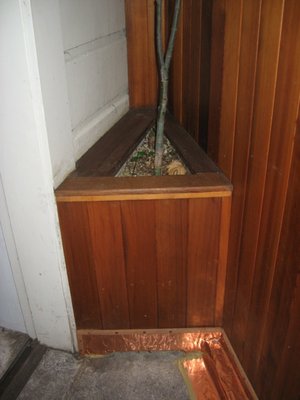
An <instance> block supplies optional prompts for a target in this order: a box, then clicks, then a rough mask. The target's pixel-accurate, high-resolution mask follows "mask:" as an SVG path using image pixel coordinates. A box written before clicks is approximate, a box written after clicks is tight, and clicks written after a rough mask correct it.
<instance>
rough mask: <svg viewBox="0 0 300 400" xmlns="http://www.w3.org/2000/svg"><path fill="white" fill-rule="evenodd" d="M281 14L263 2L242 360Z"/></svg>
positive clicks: (243, 268) (238, 339) (239, 343)
mask: <svg viewBox="0 0 300 400" xmlns="http://www.w3.org/2000/svg"><path fill="white" fill-rule="evenodd" d="M282 13H283V0H266V1H264V2H263V3H262V10H261V30H260V37H259V42H260V44H259V54H258V62H257V74H256V88H255V101H254V114H253V126H252V132H251V147H250V161H249V168H248V177H247V198H246V202H245V212H244V221H243V223H244V227H243V230H244V235H243V238H242V242H241V253H240V259H239V264H240V272H239V283H238V290H237V296H236V308H235V314H234V319H235V322H234V326H233V331H232V332H233V336H234V337H235V339H234V341H235V350H236V351H237V353H238V355H239V357H240V358H241V359H242V360H243V351H244V345H245V340H246V338H247V328H248V325H247V322H248V316H249V315H248V313H249V307H250V303H251V296H252V289H253V284H254V282H253V279H254V268H255V258H256V252H257V246H258V236H259V229H260V219H261V212H262V204H263V195H264V188H265V180H266V170H267V157H268V153H269V145H270V136H271V127H272V118H273V108H274V99H275V88H276V80H277V70H278V56H279V47H280V37H281V22H282ZM244 367H245V364H244Z"/></svg>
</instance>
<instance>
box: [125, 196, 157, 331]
mask: <svg viewBox="0 0 300 400" xmlns="http://www.w3.org/2000/svg"><path fill="white" fill-rule="evenodd" d="M121 210H122V227H123V236H124V248H125V256H124V257H125V264H126V277H127V290H128V303H129V316H130V327H131V328H145V329H146V328H156V327H157V326H158V323H157V321H158V315H157V285H156V282H157V259H156V241H155V224H153V220H155V204H154V202H152V201H146V202H145V201H140V202H122V203H121Z"/></svg>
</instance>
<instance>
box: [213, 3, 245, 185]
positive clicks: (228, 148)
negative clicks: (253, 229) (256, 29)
mask: <svg viewBox="0 0 300 400" xmlns="http://www.w3.org/2000/svg"><path fill="white" fill-rule="evenodd" d="M226 11H227V13H226V27H225V38H224V60H223V88H222V98H221V104H222V107H221V119H220V136H219V155H218V163H219V165H220V166H221V168H222V169H223V171H224V172H225V174H226V175H227V176H228V177H231V174H232V162H233V149H234V134H233V132H234V130H235V123H236V105H237V92H238V78H239V66H240V63H239V55H240V37H241V21H242V11H243V0H227V1H226Z"/></svg>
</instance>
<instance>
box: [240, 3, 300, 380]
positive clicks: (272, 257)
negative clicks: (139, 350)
mask: <svg viewBox="0 0 300 400" xmlns="http://www.w3.org/2000/svg"><path fill="white" fill-rule="evenodd" d="M299 21H300V3H299V2H292V1H287V2H286V4H285V9H284V16H283V25H282V35H281V47H280V57H279V67H278V74H277V85H276V95H275V104H274V113H273V121H272V132H271V133H272V136H271V142H270V147H269V158H268V167H267V179H266V183H265V190H264V203H263V210H262V219H261V227H260V234H259V240H258V243H259V246H258V251H257V257H256V262H255V265H256V268H255V276H254V281H255V282H256V284H255V286H254V287H253V293H252V302H251V310H250V318H249V321H248V329H247V332H248V339H247V342H246V343H247V344H246V349H245V363H246V364H249V366H251V367H250V374H251V375H252V374H254V373H256V375H257V376H260V365H261V357H260V355H261V353H262V352H263V347H262V343H263V336H264V333H265V325H266V321H267V318H268V308H269V304H270V295H271V289H272V284H273V278H274V273H275V266H276V258H277V254H278V245H279V239H280V232H281V226H282V220H283V214H284V206H285V200H286V193H287V186H288V177H289V170H290V165H291V159H292V149H293V142H294V137H295V128H296V124H295V121H296V120H297V115H298V103H299V93H300V29H299V27H298V24H299ZM291 77H293V84H292V85H290V82H291ZM283 149H284V151H282V150H283ZM274 199H276V201H274ZM256 326H260V327H261V329H260V335H258V337H256V339H255V342H254V338H253V334H254V331H255V330H256ZM254 347H256V349H257V350H256V351H257V354H258V356H257V357H254V356H253V351H252V349H253V348H254Z"/></svg>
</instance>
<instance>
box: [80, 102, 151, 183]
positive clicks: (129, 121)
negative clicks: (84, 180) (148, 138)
mask: <svg viewBox="0 0 300 400" xmlns="http://www.w3.org/2000/svg"><path fill="white" fill-rule="evenodd" d="M154 115H155V113H154V111H153V110H152V109H143V110H134V111H133V110H131V111H129V112H128V113H127V114H126V115H125V116H124V117H123V118H121V119H120V121H118V122H117V123H116V124H115V125H114V126H113V127H112V128H111V129H110V130H109V131H108V132H107V133H106V134H105V135H104V136H103V137H102V138H100V139H99V140H98V141H97V142H96V143H95V144H94V145H93V146H92V147H91V148H90V149H89V150H88V151H87V152H86V153H85V154H84V155H83V156H82V157H81V158H80V159H79V160H78V161H77V164H76V175H77V176H112V175H115V174H116V173H117V172H118V171H119V169H120V168H121V166H122V164H123V163H124V161H125V160H126V158H127V157H128V156H129V155H130V154H131V153H132V151H133V150H134V149H135V147H136V145H137V143H138V142H139V141H140V140H141V139H142V137H143V135H145V134H146V131H147V129H148V128H149V127H150V126H151V125H152V124H153V120H154ZM125 138H126V140H125Z"/></svg>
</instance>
